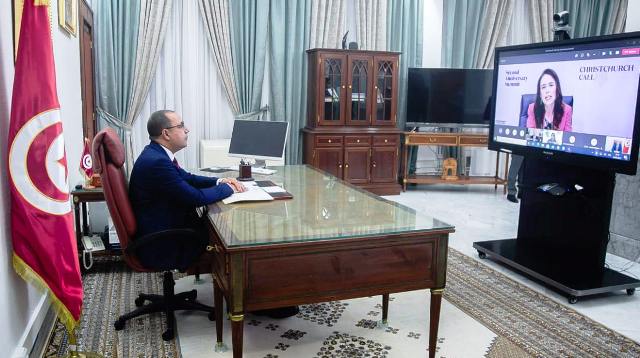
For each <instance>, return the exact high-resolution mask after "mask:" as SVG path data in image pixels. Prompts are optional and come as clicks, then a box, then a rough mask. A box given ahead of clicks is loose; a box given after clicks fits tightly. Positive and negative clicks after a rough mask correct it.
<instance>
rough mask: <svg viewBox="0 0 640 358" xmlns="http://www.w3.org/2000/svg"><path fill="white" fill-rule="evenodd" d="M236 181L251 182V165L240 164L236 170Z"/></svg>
mask: <svg viewBox="0 0 640 358" xmlns="http://www.w3.org/2000/svg"><path fill="white" fill-rule="evenodd" d="M238 173H239V174H240V176H238V180H240V181H251V180H253V178H252V177H251V165H249V164H240V167H239V168H238Z"/></svg>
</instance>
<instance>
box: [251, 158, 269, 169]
mask: <svg viewBox="0 0 640 358" xmlns="http://www.w3.org/2000/svg"><path fill="white" fill-rule="evenodd" d="M253 167H255V168H266V167H267V161H266V160H264V159H256V162H255V163H254V164H253Z"/></svg>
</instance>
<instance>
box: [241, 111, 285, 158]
mask: <svg viewBox="0 0 640 358" xmlns="http://www.w3.org/2000/svg"><path fill="white" fill-rule="evenodd" d="M288 133H289V123H288V122H277V121H249V120H241V119H237V120H236V121H235V122H234V123H233V133H232V134H231V143H230V144H229V156H232V157H240V158H250V159H255V160H256V166H264V161H265V160H281V159H283V158H284V149H285V145H286V143H287V135H288Z"/></svg>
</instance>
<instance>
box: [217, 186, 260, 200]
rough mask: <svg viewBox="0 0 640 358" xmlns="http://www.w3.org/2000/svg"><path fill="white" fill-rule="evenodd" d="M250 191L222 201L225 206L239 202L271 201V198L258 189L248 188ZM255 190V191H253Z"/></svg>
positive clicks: (235, 194)
mask: <svg viewBox="0 0 640 358" xmlns="http://www.w3.org/2000/svg"><path fill="white" fill-rule="evenodd" d="M249 188H251V189H249V190H247V191H245V192H243V193H234V194H232V195H231V196H230V197H228V198H226V199H224V200H222V202H223V203H225V204H231V203H237V202H240V201H267V200H273V197H272V196H271V195H269V194H268V193H267V192H266V191H264V190H262V189H261V188H260V187H257V186H256V187H249ZM253 188H256V189H253Z"/></svg>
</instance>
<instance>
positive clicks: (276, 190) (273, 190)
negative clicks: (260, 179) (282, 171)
mask: <svg viewBox="0 0 640 358" xmlns="http://www.w3.org/2000/svg"><path fill="white" fill-rule="evenodd" d="M260 189H262V190H264V191H266V192H267V193H286V192H287V191H286V190H284V189H283V188H281V187H279V186H263V187H260Z"/></svg>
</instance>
